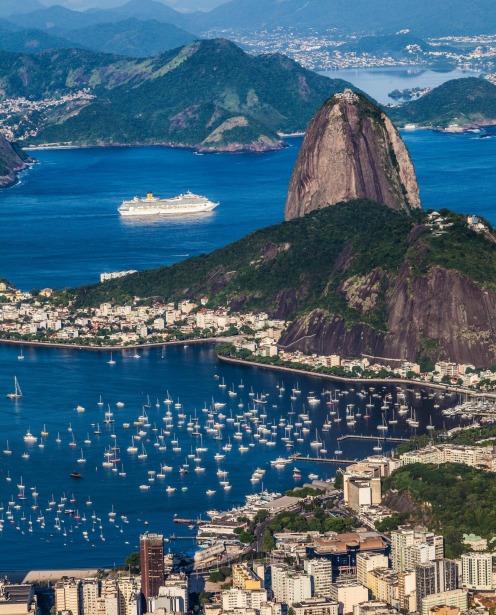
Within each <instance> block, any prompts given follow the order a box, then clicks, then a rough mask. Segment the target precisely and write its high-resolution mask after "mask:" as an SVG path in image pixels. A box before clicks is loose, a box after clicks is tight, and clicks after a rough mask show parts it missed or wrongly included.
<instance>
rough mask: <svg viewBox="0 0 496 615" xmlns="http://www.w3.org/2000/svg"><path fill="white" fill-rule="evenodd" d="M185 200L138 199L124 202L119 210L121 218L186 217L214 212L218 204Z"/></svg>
mask: <svg viewBox="0 0 496 615" xmlns="http://www.w3.org/2000/svg"><path fill="white" fill-rule="evenodd" d="M181 201H184V199H181V197H176V198H175V199H153V200H152V199H148V200H147V199H136V200H133V201H124V202H123V203H122V205H121V206H120V207H119V208H118V211H119V213H120V215H121V216H184V215H187V214H198V213H203V212H208V211H212V209H214V208H215V207H217V205H218V203H212V201H209V200H207V199H205V200H201V201H200V202H197V203H191V202H190V203H185V202H181Z"/></svg>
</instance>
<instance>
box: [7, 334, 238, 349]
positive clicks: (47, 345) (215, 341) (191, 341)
mask: <svg viewBox="0 0 496 615" xmlns="http://www.w3.org/2000/svg"><path fill="white" fill-rule="evenodd" d="M232 339H233V338H232V337H223V338H219V337H204V338H192V339H185V340H170V341H167V342H144V343H143V344H129V345H127V346H124V345H117V346H80V345H78V344H64V343H63V342H37V341H34V340H5V339H1V338H0V345H1V344H9V345H15V346H34V347H36V346H38V347H42V348H65V349H71V350H93V351H95V350H96V351H100V352H101V351H104V352H109V351H112V352H113V351H118V350H133V349H135V348H154V347H155V348H156V347H161V346H181V345H183V346H189V345H190V344H205V343H207V344H219V343H222V342H224V341H232Z"/></svg>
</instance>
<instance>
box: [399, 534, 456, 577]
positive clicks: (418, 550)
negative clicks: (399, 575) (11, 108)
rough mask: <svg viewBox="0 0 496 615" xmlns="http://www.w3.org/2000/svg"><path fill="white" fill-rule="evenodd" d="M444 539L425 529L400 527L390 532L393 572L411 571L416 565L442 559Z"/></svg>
mask: <svg viewBox="0 0 496 615" xmlns="http://www.w3.org/2000/svg"><path fill="white" fill-rule="evenodd" d="M443 557H444V539H443V537H442V536H436V535H435V534H434V533H432V532H428V531H427V530H426V529H425V528H421V527H412V526H407V525H402V526H400V527H399V528H398V529H397V530H394V531H392V532H391V561H392V567H393V570H395V571H397V572H402V571H404V570H413V569H414V568H415V567H416V566H417V565H418V564H421V563H425V562H429V561H433V560H435V559H442V558H443Z"/></svg>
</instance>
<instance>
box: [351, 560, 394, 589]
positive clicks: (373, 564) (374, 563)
mask: <svg viewBox="0 0 496 615" xmlns="http://www.w3.org/2000/svg"><path fill="white" fill-rule="evenodd" d="M388 566H389V558H388V557H387V556H386V555H383V554H381V553H358V554H357V556H356V571H357V581H358V582H359V583H361V584H362V585H365V586H366V585H367V575H368V573H369V572H371V571H372V570H376V569H377V568H387V567H388Z"/></svg>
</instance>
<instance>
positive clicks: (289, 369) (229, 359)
mask: <svg viewBox="0 0 496 615" xmlns="http://www.w3.org/2000/svg"><path fill="white" fill-rule="evenodd" d="M233 339H234V338H233V337H205V338H193V339H185V340H169V341H167V342H145V343H142V344H130V345H128V346H123V345H116V346H79V345H77V344H65V343H63V342H37V341H34V340H6V339H1V338H0V345H2V344H6V345H11V346H33V347H35V348H36V347H41V348H58V349H65V350H78V351H80V350H90V351H96V352H105V351H106V352H114V351H121V350H133V349H136V348H159V347H163V346H181V345H183V346H189V345H191V344H195V345H196V344H213V345H216V344H222V343H224V342H229V341H232V340H233ZM216 358H217V359H218V360H219V361H224V362H226V363H233V364H238V365H245V366H247V367H261V368H264V369H272V370H275V371H282V372H289V373H294V374H301V375H302V376H311V377H313V378H324V379H326V380H335V381H337V382H371V383H381V384H393V385H397V384H407V385H411V386H417V387H425V388H428V389H436V390H442V391H450V392H452V393H459V394H463V395H470V396H471V397H480V396H482V397H487V398H489V399H495V400H496V393H483V392H482V391H474V390H472V389H465V388H462V387H456V386H453V385H449V384H439V383H437V382H425V381H420V380H408V379H407V378H360V377H359V376H354V377H353V378H348V377H347V376H339V375H337V374H321V373H319V372H311V371H307V370H305V369H297V368H295V367H285V366H283V365H271V364H268V363H258V362H256V361H248V360H247V359H235V358H233V357H225V356H223V355H219V354H217V353H216Z"/></svg>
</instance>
